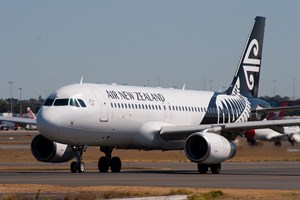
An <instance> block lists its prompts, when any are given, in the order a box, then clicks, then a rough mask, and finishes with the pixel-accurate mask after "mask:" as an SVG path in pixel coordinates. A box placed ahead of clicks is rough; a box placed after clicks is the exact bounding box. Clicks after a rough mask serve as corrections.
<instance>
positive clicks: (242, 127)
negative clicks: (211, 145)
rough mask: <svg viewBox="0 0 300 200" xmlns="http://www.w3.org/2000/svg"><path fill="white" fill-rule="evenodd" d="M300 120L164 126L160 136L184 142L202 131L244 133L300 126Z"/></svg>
mask: <svg viewBox="0 0 300 200" xmlns="http://www.w3.org/2000/svg"><path fill="white" fill-rule="evenodd" d="M299 125H300V119H287V120H286V119H285V120H269V121H268V120H265V121H250V122H239V123H228V124H206V125H182V126H162V128H161V131H160V136H161V138H162V139H164V140H184V139H186V138H187V137H188V136H189V135H191V134H193V133H195V132H202V131H205V130H206V131H208V132H209V131H211V132H219V131H228V132H243V131H246V130H249V129H262V128H276V127H277V128H278V127H282V126H299Z"/></svg>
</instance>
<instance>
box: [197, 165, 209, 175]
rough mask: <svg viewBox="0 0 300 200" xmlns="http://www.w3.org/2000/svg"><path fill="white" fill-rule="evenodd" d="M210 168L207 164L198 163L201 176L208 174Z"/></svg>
mask: <svg viewBox="0 0 300 200" xmlns="http://www.w3.org/2000/svg"><path fill="white" fill-rule="evenodd" d="M207 171H208V166H207V165H205V164H199V163H198V172H199V174H207Z"/></svg>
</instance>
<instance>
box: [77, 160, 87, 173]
mask: <svg viewBox="0 0 300 200" xmlns="http://www.w3.org/2000/svg"><path fill="white" fill-rule="evenodd" d="M77 168H78V172H79V173H83V172H84V169H85V165H84V162H79V163H78V164H77Z"/></svg>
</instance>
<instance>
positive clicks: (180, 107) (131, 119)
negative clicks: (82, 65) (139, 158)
mask: <svg viewBox="0 0 300 200" xmlns="http://www.w3.org/2000/svg"><path fill="white" fill-rule="evenodd" d="M213 95H214V93H213V92H206V91H192V90H178V89H163V88H148V87H134V86H119V85H101V84H73V85H69V86H65V87H62V88H60V89H58V90H57V91H55V92H53V93H52V94H51V95H50V96H49V97H48V99H54V103H53V104H52V105H50V106H45V105H44V106H42V108H41V109H40V111H39V114H38V116H37V125H38V128H39V131H40V133H41V134H42V135H44V136H45V137H47V138H48V139H50V140H53V141H57V142H61V143H65V144H73V145H95V146H101V145H106V146H114V147H119V148H143V149H152V148H154V149H180V148H182V145H183V144H182V143H178V142H177V143H174V142H173V143H167V142H165V141H163V140H161V139H160V138H155V137H157V136H156V135H155V134H154V133H153V130H155V127H156V126H157V129H158V130H157V131H159V129H160V128H161V126H163V125H196V124H200V123H201V121H202V120H203V118H204V116H205V115H207V114H208V113H211V115H212V116H225V115H226V116H227V115H228V118H231V120H237V118H238V116H241V114H242V112H243V110H244V108H242V106H240V107H239V108H240V109H236V110H234V111H232V113H231V114H230V111H229V110H226V109H220V108H219V109H217V108H209V102H210V100H211V98H212V97H213ZM223 96H229V97H231V96H230V95H223ZM232 98H238V97H232ZM57 99H59V100H61V99H63V100H65V102H67V101H69V103H62V105H61V104H58V105H55V104H56V103H55V102H56V101H57ZM70 99H75V101H78V100H79V99H80V100H82V101H83V102H84V103H85V107H82V106H74V105H73V106H72V105H70ZM225 104H226V103H225ZM223 105H224V104H223ZM227 109H228V108H227ZM245 119H246V118H245ZM243 120H244V118H243V119H242V118H241V119H240V121H243ZM220 123H222V121H220ZM150 127H151V128H150ZM168 145H170V146H169V147H168ZM174 145H175V146H174ZM176 146H177V147H176Z"/></svg>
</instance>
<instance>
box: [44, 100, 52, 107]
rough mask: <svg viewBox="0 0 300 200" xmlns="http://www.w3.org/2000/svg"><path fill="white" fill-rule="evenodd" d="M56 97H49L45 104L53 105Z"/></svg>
mask: <svg viewBox="0 0 300 200" xmlns="http://www.w3.org/2000/svg"><path fill="white" fill-rule="evenodd" d="M53 101H54V99H47V100H46V101H45V103H44V106H52V104H53Z"/></svg>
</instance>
